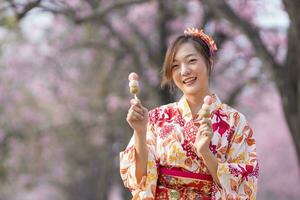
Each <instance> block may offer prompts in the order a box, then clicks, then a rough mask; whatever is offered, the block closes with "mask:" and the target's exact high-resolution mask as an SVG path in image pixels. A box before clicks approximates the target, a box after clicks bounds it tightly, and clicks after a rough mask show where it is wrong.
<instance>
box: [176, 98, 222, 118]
mask: <svg viewBox="0 0 300 200" xmlns="http://www.w3.org/2000/svg"><path fill="white" fill-rule="evenodd" d="M211 97H212V98H213V100H214V101H213V103H212V104H211V105H210V112H213V111H214V110H216V109H218V108H219V107H220V106H221V104H222V102H221V100H220V99H219V97H218V96H217V95H216V94H212V95H211ZM177 106H178V108H179V110H180V113H181V115H182V118H184V119H185V120H191V119H193V116H192V112H191V109H190V106H189V104H188V102H187V100H186V98H185V96H184V95H183V96H182V97H181V98H180V100H179V101H178V104H177ZM199 111H200V110H199Z"/></svg>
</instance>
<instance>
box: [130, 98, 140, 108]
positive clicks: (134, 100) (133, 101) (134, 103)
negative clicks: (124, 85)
mask: <svg viewBox="0 0 300 200" xmlns="http://www.w3.org/2000/svg"><path fill="white" fill-rule="evenodd" d="M130 104H131V105H133V106H139V107H142V104H141V101H140V100H139V99H131V100H130Z"/></svg>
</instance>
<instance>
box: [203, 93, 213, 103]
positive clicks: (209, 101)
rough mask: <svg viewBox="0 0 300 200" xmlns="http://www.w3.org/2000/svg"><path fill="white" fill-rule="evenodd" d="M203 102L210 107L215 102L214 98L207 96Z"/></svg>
mask: <svg viewBox="0 0 300 200" xmlns="http://www.w3.org/2000/svg"><path fill="white" fill-rule="evenodd" d="M203 101H204V103H205V104H206V105H210V104H212V102H213V98H212V97H211V96H209V95H207V96H206V97H204V100H203Z"/></svg>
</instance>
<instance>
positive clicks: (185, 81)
mask: <svg viewBox="0 0 300 200" xmlns="http://www.w3.org/2000/svg"><path fill="white" fill-rule="evenodd" d="M196 80H197V77H194V78H188V79H185V80H184V81H182V82H183V84H187V85H189V84H192V83H194V82H195V81H196Z"/></svg>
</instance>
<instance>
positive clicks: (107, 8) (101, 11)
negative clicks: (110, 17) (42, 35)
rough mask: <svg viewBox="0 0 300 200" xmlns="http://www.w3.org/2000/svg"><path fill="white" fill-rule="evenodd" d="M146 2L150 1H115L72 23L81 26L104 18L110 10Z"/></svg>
mask: <svg viewBox="0 0 300 200" xmlns="http://www.w3.org/2000/svg"><path fill="white" fill-rule="evenodd" d="M148 1H150V0H122V1H117V2H115V3H113V4H111V5H108V6H105V7H99V9H98V10H96V11H95V12H94V13H92V14H91V15H89V16H85V17H81V18H76V19H75V20H74V21H75V23H77V24H81V23H83V22H86V21H93V20H97V19H100V18H102V17H104V16H105V15H106V14H108V13H109V12H111V11H112V10H115V9H118V8H122V7H125V6H130V5H133V4H141V3H145V2H148Z"/></svg>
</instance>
